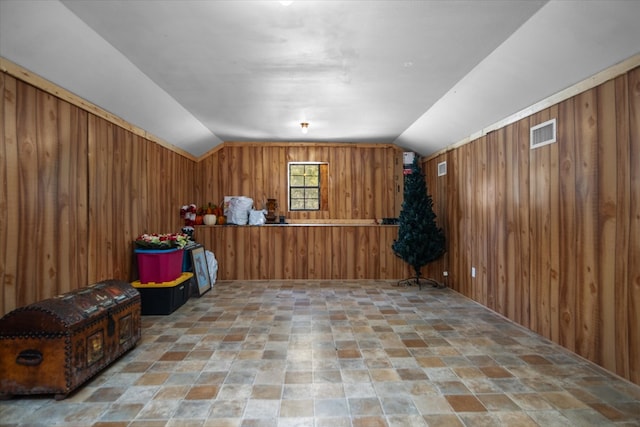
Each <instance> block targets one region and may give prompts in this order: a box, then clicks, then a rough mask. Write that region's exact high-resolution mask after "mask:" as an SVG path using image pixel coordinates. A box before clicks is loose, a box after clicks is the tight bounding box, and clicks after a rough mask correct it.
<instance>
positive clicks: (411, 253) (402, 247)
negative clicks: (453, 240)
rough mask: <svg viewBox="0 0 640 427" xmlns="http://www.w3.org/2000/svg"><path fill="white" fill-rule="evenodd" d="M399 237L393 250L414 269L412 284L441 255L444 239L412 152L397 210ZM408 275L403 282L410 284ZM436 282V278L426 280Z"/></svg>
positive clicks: (435, 283)
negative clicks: (399, 209)
mask: <svg viewBox="0 0 640 427" xmlns="http://www.w3.org/2000/svg"><path fill="white" fill-rule="evenodd" d="M399 225H400V227H399V228H398V239H397V240H394V241H393V244H392V246H391V247H392V249H393V252H394V253H395V254H396V255H397V256H398V257H400V258H402V259H403V260H404V261H405V262H406V263H407V264H409V265H410V266H412V267H413V269H414V270H415V274H416V275H415V282H414V283H415V284H417V285H418V286H419V287H420V288H422V286H421V283H420V269H421V268H422V267H423V266H424V265H426V264H428V263H430V262H431V261H435V260H436V259H438V258H439V257H441V256H442V255H443V254H444V253H445V251H446V248H445V245H446V240H445V237H444V233H443V232H442V229H441V228H440V227H438V225H437V224H436V214H435V213H434V212H433V201H432V199H431V196H430V195H429V194H428V192H427V184H426V182H425V179H424V174H423V173H422V170H421V169H420V166H419V165H418V156H415V158H414V160H413V164H412V165H411V173H410V174H409V175H406V177H405V181H404V201H403V202H402V210H401V211H400V218H399ZM412 280H413V279H407V280H406V281H405V282H406V283H405V284H411V281H412ZM429 281H430V282H432V283H434V285H437V284H438V282H436V281H435V280H429Z"/></svg>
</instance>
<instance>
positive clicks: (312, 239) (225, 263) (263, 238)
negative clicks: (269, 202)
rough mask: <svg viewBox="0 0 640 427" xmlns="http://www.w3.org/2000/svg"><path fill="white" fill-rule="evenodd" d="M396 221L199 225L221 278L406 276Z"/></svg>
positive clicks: (198, 237)
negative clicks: (395, 245) (394, 246)
mask: <svg viewBox="0 0 640 427" xmlns="http://www.w3.org/2000/svg"><path fill="white" fill-rule="evenodd" d="M397 237H398V226H397V225H381V224H378V221H376V220H357V221H353V220H349V221H344V220H343V221H314V222H307V223H304V222H302V221H300V220H298V221H293V222H288V223H287V224H264V225H255V226H252V225H212V226H196V231H195V239H196V240H197V241H198V243H202V244H203V245H204V247H205V248H206V249H207V250H210V251H212V252H213V253H214V255H215V257H216V259H217V261H218V279H219V280H354V279H384V280H386V279H389V280H397V279H401V278H403V277H407V274H410V270H409V268H408V267H407V265H406V264H405V263H404V262H403V261H402V260H401V259H400V258H398V257H396V255H395V254H394V253H393V250H392V249H391V245H392V243H393V241H394V240H395V239H396V238H397Z"/></svg>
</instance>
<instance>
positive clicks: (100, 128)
mask: <svg viewBox="0 0 640 427" xmlns="http://www.w3.org/2000/svg"><path fill="white" fill-rule="evenodd" d="M0 93H2V95H3V96H2V102H0V129H2V131H1V132H0V242H1V243H0V247H1V248H2V249H1V250H0V280H1V281H2V282H1V283H2V289H1V292H0V314H4V313H6V312H8V311H10V310H12V309H14V308H16V307H19V306H23V305H26V304H29V303H31V302H34V301H37V300H40V299H43V298H48V297H51V296H54V295H57V294H60V293H62V292H66V291H69V290H72V289H76V288H78V287H81V286H86V285H88V284H90V283H95V282H97V281H100V280H103V279H108V278H116V279H122V280H132V274H134V272H133V268H134V264H133V256H132V241H133V239H134V238H135V237H136V236H137V235H138V234H140V233H142V232H145V231H148V232H168V231H176V230H178V229H179V228H180V226H181V223H180V218H179V208H180V206H182V205H183V204H184V203H187V202H188V201H189V200H193V199H194V198H195V197H196V196H195V191H196V190H195V176H194V173H193V172H194V171H195V168H196V162H195V161H193V160H190V159H187V158H185V157H183V156H181V155H179V154H176V153H175V152H173V151H171V150H169V149H167V148H165V147H162V146H160V145H158V144H156V143H154V142H151V141H149V140H147V139H145V138H143V137H141V136H138V135H136V134H134V133H132V132H131V131H129V130H125V129H123V128H122V127H119V126H117V125H115V124H113V123H111V122H109V121H107V120H105V119H103V118H100V117H98V116H96V115H94V114H92V113H90V112H88V111H86V110H85V109H83V108H80V107H78V106H75V105H73V104H71V103H69V102H67V101H64V100H61V99H59V98H57V97H55V96H53V95H51V94H49V93H48V92H47V91H44V90H41V89H38V88H35V87H33V86H31V85H29V84H27V83H25V82H23V81H21V80H17V79H16V78H14V77H12V76H11V75H9V74H6V73H2V74H0Z"/></svg>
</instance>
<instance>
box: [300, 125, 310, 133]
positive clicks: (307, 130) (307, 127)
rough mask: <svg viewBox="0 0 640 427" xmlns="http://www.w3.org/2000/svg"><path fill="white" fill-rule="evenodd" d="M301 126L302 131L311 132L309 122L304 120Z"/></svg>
mask: <svg viewBox="0 0 640 427" xmlns="http://www.w3.org/2000/svg"><path fill="white" fill-rule="evenodd" d="M300 126H301V127H302V133H304V134H305V135H306V133H307V132H309V123H307V122H302V123H300Z"/></svg>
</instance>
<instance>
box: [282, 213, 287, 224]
mask: <svg viewBox="0 0 640 427" xmlns="http://www.w3.org/2000/svg"><path fill="white" fill-rule="evenodd" d="M286 223H287V222H286V218H285V217H284V215H280V224H286Z"/></svg>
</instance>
